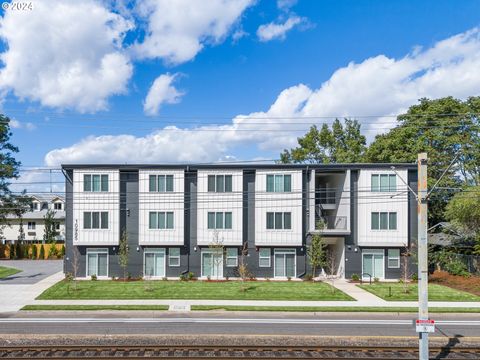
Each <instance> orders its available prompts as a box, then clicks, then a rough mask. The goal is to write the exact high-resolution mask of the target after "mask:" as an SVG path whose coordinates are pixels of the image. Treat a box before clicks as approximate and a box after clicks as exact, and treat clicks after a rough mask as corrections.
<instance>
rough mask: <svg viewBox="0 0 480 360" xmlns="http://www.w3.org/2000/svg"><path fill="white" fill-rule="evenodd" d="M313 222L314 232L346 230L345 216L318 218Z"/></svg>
mask: <svg viewBox="0 0 480 360" xmlns="http://www.w3.org/2000/svg"><path fill="white" fill-rule="evenodd" d="M315 220H316V222H315V230H347V217H346V216H329V215H326V216H325V215H324V216H319V217H317V218H316V219H315Z"/></svg>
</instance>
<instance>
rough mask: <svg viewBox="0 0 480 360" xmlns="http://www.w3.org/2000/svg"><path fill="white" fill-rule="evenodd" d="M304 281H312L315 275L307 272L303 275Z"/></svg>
mask: <svg viewBox="0 0 480 360" xmlns="http://www.w3.org/2000/svg"><path fill="white" fill-rule="evenodd" d="M303 280H304V281H312V280H313V275H312V274H307V275H305V276H304V277H303Z"/></svg>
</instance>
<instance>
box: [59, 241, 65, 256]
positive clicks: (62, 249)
mask: <svg viewBox="0 0 480 360" xmlns="http://www.w3.org/2000/svg"><path fill="white" fill-rule="evenodd" d="M64 256H65V245H64V244H62V248H61V249H60V258H61V259H63V257H64Z"/></svg>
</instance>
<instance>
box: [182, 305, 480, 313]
mask: <svg viewBox="0 0 480 360" xmlns="http://www.w3.org/2000/svg"><path fill="white" fill-rule="evenodd" d="M191 310H192V311H214V310H221V311H279V312H386V313H416V312H418V308H415V307H373V306H372V307H364V306H321V307H316V306H238V305H225V306H222V305H192V306H191ZM429 311H430V312H432V313H456V314H459V313H480V308H448V307H432V308H429Z"/></svg>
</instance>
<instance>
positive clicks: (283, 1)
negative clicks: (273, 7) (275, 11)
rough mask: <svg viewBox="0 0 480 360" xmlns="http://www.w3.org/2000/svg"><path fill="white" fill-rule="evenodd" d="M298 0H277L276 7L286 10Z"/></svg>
mask: <svg viewBox="0 0 480 360" xmlns="http://www.w3.org/2000/svg"><path fill="white" fill-rule="evenodd" d="M297 1H298V0H277V7H278V8H279V9H280V10H283V11H288V10H290V8H291V7H292V6H294V5H295V4H296V3H297Z"/></svg>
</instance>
